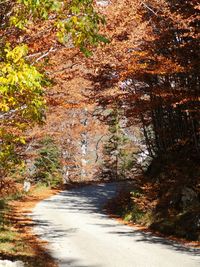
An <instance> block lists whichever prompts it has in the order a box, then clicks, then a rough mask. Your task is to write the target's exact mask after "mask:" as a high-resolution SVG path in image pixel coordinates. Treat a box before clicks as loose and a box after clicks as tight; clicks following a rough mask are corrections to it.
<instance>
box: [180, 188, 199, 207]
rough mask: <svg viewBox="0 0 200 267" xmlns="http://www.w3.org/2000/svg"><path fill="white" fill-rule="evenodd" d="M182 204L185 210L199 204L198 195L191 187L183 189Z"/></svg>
mask: <svg viewBox="0 0 200 267" xmlns="http://www.w3.org/2000/svg"><path fill="white" fill-rule="evenodd" d="M181 202H182V206H183V209H187V208H188V207H189V206H191V205H195V204H196V203H197V202H198V194H197V193H196V192H195V191H194V190H193V189H191V188H189V187H184V188H183V189H182V197H181Z"/></svg>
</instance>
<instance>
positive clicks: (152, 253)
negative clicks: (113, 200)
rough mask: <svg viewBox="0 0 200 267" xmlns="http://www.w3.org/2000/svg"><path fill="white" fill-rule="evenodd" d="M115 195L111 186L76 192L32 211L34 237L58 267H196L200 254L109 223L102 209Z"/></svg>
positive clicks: (91, 187) (198, 263)
mask: <svg viewBox="0 0 200 267" xmlns="http://www.w3.org/2000/svg"><path fill="white" fill-rule="evenodd" d="M116 190H117V184H114V183H113V184H101V185H93V186H87V187H82V188H76V189H72V190H69V191H63V192H61V193H60V194H59V195H57V196H53V197H50V198H49V199H47V200H44V201H42V202H40V203H39V204H38V205H37V206H36V207H35V209H34V211H33V213H32V218H33V219H34V220H35V222H37V226H35V228H34V231H35V233H37V234H38V235H39V236H40V237H41V238H42V239H44V240H47V241H48V242H49V245H48V249H49V251H50V253H51V255H52V256H53V257H54V258H55V259H57V260H58V263H59V266H60V267H67V266H71V267H197V266H198V267H200V250H194V249H189V248H186V247H183V246H180V245H178V244H176V243H173V242H169V241H166V240H165V239H162V238H159V237H153V236H152V235H150V234H147V233H143V232H140V231H138V230H137V229H133V228H131V227H129V226H125V225H121V224H120V223H118V222H117V221H116V220H114V219H110V218H108V217H107V216H106V214H104V212H103V211H102V206H103V204H104V203H105V201H106V200H107V199H108V198H110V197H113V196H114V195H115V194H116Z"/></svg>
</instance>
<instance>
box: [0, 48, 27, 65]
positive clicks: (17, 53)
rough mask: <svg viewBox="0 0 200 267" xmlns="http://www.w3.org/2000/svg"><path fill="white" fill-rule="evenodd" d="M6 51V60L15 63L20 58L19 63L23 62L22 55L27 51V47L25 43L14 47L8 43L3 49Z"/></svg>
mask: <svg viewBox="0 0 200 267" xmlns="http://www.w3.org/2000/svg"><path fill="white" fill-rule="evenodd" d="M5 52H6V58H7V59H8V60H11V61H13V62H14V63H17V62H18V61H20V60H21V64H22V63H24V56H26V55H27V53H28V47H27V46H26V45H20V46H16V47H15V48H14V49H11V48H10V47H9V45H8V46H7V48H6V49H5Z"/></svg>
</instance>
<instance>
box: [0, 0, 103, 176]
mask: <svg viewBox="0 0 200 267" xmlns="http://www.w3.org/2000/svg"><path fill="white" fill-rule="evenodd" d="M0 7H1V8H0V46H1V48H0V66H1V70H0V101H1V103H0V126H1V128H0V144H1V147H0V162H1V163H0V175H1V177H4V176H6V173H7V171H8V170H9V169H10V167H11V165H12V164H15V163H17V162H18V160H17V158H16V155H17V154H19V150H20V147H22V145H23V144H24V143H25V138H24V136H23V135H24V132H25V130H26V129H27V127H29V126H30V125H33V124H34V123H35V122H36V123H38V122H40V123H41V122H42V121H43V119H44V109H45V98H44V93H45V92H44V85H49V83H47V77H45V75H44V74H42V72H43V71H42V69H41V67H42V66H40V69H38V70H37V68H36V67H35V66H34V65H35V64H37V63H38V62H39V61H40V60H42V59H43V58H45V57H47V56H48V55H49V53H51V52H55V51H56V50H57V49H58V47H59V46H62V45H66V44H70V45H71V46H76V47H79V48H80V50H81V51H82V52H83V53H84V54H85V55H86V56H88V55H90V50H89V47H90V46H91V45H96V44H97V43H98V42H107V40H106V39H105V38H104V37H103V36H101V35H100V34H99V33H98V31H99V25H100V24H101V23H104V19H103V17H101V16H100V15H98V14H97V12H96V11H95V9H94V4H93V1H91V0H81V1H77V0H72V1H70V2H69V1H60V0H57V1H52V0H45V1H33V0H30V1H25V0H17V1H7V0H2V1H0ZM40 27H41V28H40ZM40 29H42V30H40ZM44 29H45V30H44ZM43 30H44V31H45V32H47V33H48V35H47V36H46V35H44V39H45V38H46V39H47V40H46V42H47V43H48V39H49V38H50V39H53V40H54V41H53V43H54V46H55V47H50V48H48V49H47V51H44V52H43V51H41V50H42V47H43V46H44V47H45V48H47V47H46V43H45V41H44V39H42V42H41V43H40V44H39V45H38V44H37V42H36V41H37V38H38V37H37V35H40V34H42V35H43ZM56 38H57V39H56ZM19 43H22V44H19ZM29 51H31V53H30V52H29Z"/></svg>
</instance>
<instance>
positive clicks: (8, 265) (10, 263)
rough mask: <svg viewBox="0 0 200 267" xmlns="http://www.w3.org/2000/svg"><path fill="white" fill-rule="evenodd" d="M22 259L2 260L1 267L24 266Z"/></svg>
mask: <svg viewBox="0 0 200 267" xmlns="http://www.w3.org/2000/svg"><path fill="white" fill-rule="evenodd" d="M24 266H25V265H24V263H23V262H22V261H14V262H13V261H9V260H0V267H24Z"/></svg>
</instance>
